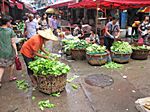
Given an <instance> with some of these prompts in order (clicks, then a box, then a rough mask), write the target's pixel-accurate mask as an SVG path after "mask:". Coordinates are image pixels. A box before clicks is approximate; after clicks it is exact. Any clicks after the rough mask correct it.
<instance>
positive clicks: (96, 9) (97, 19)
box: [95, 4, 99, 34]
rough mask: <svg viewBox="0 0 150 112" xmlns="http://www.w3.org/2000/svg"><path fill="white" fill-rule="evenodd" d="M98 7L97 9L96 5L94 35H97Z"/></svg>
mask: <svg viewBox="0 0 150 112" xmlns="http://www.w3.org/2000/svg"><path fill="white" fill-rule="evenodd" d="M98 7H99V4H97V7H96V22H95V23H96V30H95V33H96V34H97V24H98Z"/></svg>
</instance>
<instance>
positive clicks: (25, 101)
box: [0, 58, 150, 112]
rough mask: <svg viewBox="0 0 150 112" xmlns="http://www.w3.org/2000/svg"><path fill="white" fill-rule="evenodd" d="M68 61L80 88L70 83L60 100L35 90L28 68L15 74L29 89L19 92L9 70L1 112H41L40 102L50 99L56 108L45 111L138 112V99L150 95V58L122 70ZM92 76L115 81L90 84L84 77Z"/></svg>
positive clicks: (0, 100)
mask: <svg viewBox="0 0 150 112" xmlns="http://www.w3.org/2000/svg"><path fill="white" fill-rule="evenodd" d="M65 62H66V63H68V64H69V65H70V66H71V68H72V70H71V72H70V73H69V74H68V78H70V77H72V76H74V75H78V76H79V77H78V78H77V79H75V80H74V81H73V82H72V83H73V84H76V85H78V89H76V90H75V89H73V88H72V87H71V84H70V83H67V86H66V90H65V91H64V92H62V93H61V96H60V97H52V96H50V95H46V94H43V93H41V92H39V91H38V90H35V91H33V90H32V87H31V84H30V80H29V77H28V76H27V75H26V70H25V69H23V71H19V72H15V73H16V75H17V77H18V79H19V80H20V79H25V80H26V81H27V82H28V83H29V85H30V88H29V90H28V91H23V90H19V89H18V88H17V87H16V82H8V74H9V71H7V70H6V72H5V74H4V77H3V87H2V88H1V89H0V112H41V110H40V109H39V108H38V102H39V101H40V100H47V99H49V100H50V102H51V103H53V104H55V105H56V107H54V108H53V109H45V110H44V111H43V112H138V111H137V110H136V108H135V105H134V102H135V100H137V99H138V98H141V97H146V96H150V81H149V79H150V69H149V68H150V58H149V59H148V60H144V61H135V60H131V61H130V63H128V64H125V65H124V67H123V69H121V70H110V69H106V68H103V67H99V66H91V65H89V64H88V63H87V62H86V61H65ZM93 74H97V75H101V74H104V75H107V76H110V77H112V79H113V81H114V82H113V84H112V85H109V86H106V87H97V86H94V85H89V84H87V83H86V82H85V78H87V77H88V76H89V75H93ZM32 96H35V100H32Z"/></svg>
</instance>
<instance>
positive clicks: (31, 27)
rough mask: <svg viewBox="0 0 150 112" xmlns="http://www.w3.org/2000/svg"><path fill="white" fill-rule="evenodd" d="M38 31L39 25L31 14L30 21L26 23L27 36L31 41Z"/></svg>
mask: <svg viewBox="0 0 150 112" xmlns="http://www.w3.org/2000/svg"><path fill="white" fill-rule="evenodd" d="M37 30H38V24H37V22H35V21H34V15H33V14H29V20H27V21H26V23H25V35H26V36H27V38H28V39H30V38H31V37H32V36H34V35H36V33H37Z"/></svg>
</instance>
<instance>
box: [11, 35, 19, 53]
mask: <svg viewBox="0 0 150 112" xmlns="http://www.w3.org/2000/svg"><path fill="white" fill-rule="evenodd" d="M11 44H12V46H13V48H14V50H15V54H16V56H17V55H18V51H17V47H16V43H15V38H12V39H11Z"/></svg>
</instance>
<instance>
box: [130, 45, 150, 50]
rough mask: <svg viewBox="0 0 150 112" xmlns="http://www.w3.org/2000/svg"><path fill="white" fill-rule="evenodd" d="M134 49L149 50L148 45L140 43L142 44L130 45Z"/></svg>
mask: <svg viewBox="0 0 150 112" xmlns="http://www.w3.org/2000/svg"><path fill="white" fill-rule="evenodd" d="M132 49H134V50H150V46H147V45H142V46H132Z"/></svg>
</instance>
